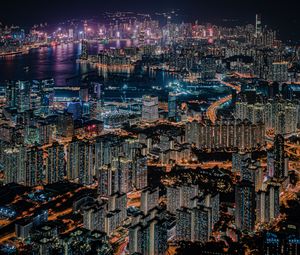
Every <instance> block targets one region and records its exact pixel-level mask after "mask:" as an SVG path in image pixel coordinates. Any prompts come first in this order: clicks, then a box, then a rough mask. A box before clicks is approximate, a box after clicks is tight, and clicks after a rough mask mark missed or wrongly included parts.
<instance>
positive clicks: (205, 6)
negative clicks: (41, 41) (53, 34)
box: [0, 0, 300, 39]
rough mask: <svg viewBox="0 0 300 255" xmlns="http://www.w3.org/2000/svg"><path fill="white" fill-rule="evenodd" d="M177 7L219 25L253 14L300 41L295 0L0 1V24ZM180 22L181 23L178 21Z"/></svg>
mask: <svg viewBox="0 0 300 255" xmlns="http://www.w3.org/2000/svg"><path fill="white" fill-rule="evenodd" d="M173 8H180V9H181V12H182V13H184V14H185V17H181V19H185V20H186V21H189V20H194V19H196V18H197V19H199V21H200V22H211V23H217V24H221V21H222V19H224V18H226V19H229V18H231V19H238V20H239V21H240V22H242V23H243V22H254V15H255V13H261V14H262V15H263V22H264V24H266V25H269V26H271V27H272V28H274V29H279V30H280V33H281V35H282V36H283V37H285V39H290V38H291V39H293V38H298V39H299V38H300V32H299V31H300V30H299V27H300V15H299V14H298V13H297V12H299V9H300V4H297V0H284V1H282V0H273V1H272V0H248V1H247V0H239V1H237V0H139V1H138V0H23V1H22V0H1V3H0V21H1V22H2V23H8V24H11V23H13V24H18V25H25V26H29V25H32V24H34V23H39V22H46V21H47V22H52V23H53V22H56V21H63V20H64V19H65V18H90V17H91V16H100V15H101V13H103V12H105V11H118V10H120V11H139V12H145V13H146V12H147V13H153V12H155V11H160V12H164V11H170V10H172V9H173ZM180 21H182V20H180Z"/></svg>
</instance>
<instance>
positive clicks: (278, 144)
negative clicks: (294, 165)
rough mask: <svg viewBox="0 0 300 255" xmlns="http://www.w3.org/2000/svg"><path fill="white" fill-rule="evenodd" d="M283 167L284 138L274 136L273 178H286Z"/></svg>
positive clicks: (284, 165)
mask: <svg viewBox="0 0 300 255" xmlns="http://www.w3.org/2000/svg"><path fill="white" fill-rule="evenodd" d="M285 167H286V164H285V152H284V137H283V136H282V135H276V136H275V139H274V178H276V179H282V178H284V177H285V176H286V170H285Z"/></svg>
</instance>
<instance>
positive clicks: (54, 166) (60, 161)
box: [46, 143, 65, 183]
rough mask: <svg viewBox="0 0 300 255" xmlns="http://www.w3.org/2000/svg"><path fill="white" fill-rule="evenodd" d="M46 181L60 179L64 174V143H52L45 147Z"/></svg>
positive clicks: (52, 181) (51, 181)
mask: <svg viewBox="0 0 300 255" xmlns="http://www.w3.org/2000/svg"><path fill="white" fill-rule="evenodd" d="M47 154H48V155H47V159H46V183H55V182H58V181H62V180H63V179H64V175H65V160H64V157H65V153H64V145H62V144H58V143H54V144H53V145H52V146H51V147H49V148H47Z"/></svg>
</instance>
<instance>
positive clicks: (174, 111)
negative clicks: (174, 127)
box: [168, 93, 178, 122]
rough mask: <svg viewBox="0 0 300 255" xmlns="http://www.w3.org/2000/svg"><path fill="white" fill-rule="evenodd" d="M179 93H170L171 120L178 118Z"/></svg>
mask: <svg viewBox="0 0 300 255" xmlns="http://www.w3.org/2000/svg"><path fill="white" fill-rule="evenodd" d="M177 97H178V95H177V94H175V93H169V96H168V118H169V120H171V121H175V122H176V121H177V120H178V102H177V101H178V98H177Z"/></svg>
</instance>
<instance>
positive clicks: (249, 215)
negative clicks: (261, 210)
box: [235, 181, 255, 231]
mask: <svg viewBox="0 0 300 255" xmlns="http://www.w3.org/2000/svg"><path fill="white" fill-rule="evenodd" d="M254 220H255V190H254V185H253V183H251V182H249V181H242V182H240V183H238V184H237V185H236V190H235V224H236V226H237V227H238V228H239V229H241V230H248V231H252V230H253V228H254Z"/></svg>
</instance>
